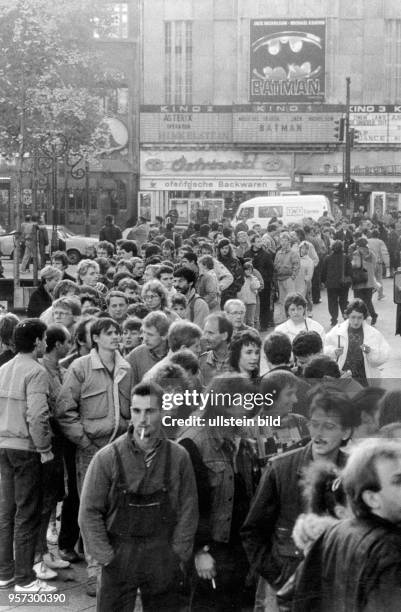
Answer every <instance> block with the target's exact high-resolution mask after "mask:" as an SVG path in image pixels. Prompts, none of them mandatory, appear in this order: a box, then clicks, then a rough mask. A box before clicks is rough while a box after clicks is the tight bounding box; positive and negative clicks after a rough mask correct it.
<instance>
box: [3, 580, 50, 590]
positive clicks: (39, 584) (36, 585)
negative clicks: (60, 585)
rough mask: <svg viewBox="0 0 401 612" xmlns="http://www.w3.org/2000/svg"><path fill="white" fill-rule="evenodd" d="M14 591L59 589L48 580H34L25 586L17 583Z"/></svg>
mask: <svg viewBox="0 0 401 612" xmlns="http://www.w3.org/2000/svg"><path fill="white" fill-rule="evenodd" d="M14 591H15V592H16V593H54V592H55V591H57V587H55V586H50V584H47V582H43V580H34V581H33V582H30V583H29V584H25V585H24V586H19V585H18V584H16V585H15V587H14Z"/></svg>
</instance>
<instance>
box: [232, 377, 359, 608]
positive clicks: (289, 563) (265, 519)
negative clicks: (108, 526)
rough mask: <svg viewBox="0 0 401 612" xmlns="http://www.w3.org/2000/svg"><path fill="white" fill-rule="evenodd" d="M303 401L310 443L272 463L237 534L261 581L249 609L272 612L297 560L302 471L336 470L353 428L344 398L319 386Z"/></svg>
mask: <svg viewBox="0 0 401 612" xmlns="http://www.w3.org/2000/svg"><path fill="white" fill-rule="evenodd" d="M308 399H309V405H310V408H309V417H310V418H309V421H308V427H309V432H310V437H311V441H310V442H309V444H307V446H305V447H303V448H300V449H297V450H294V451H290V452H288V453H285V454H283V455H278V456H277V457H274V458H273V459H272V461H271V462H270V464H269V465H268V467H267V470H266V472H265V473H264V475H263V477H262V480H261V482H260V485H259V489H258V491H257V493H256V495H255V498H254V500H253V502H252V504H251V508H250V510H249V514H248V516H247V518H246V520H245V523H244V526H243V528H242V531H241V533H242V538H243V543H244V547H245V550H246V552H247V555H248V559H249V562H250V565H251V568H252V569H253V570H254V571H255V572H256V573H258V574H259V575H260V576H261V577H262V578H261V579H260V580H259V584H258V590H257V594H256V602H255V610H259V609H268V610H269V611H270V612H276V611H278V607H277V602H276V592H277V591H278V590H279V589H280V588H281V587H282V586H283V585H284V584H285V582H286V581H287V580H288V579H289V578H290V576H292V574H293V573H294V571H295V569H296V568H297V566H298V564H299V563H300V561H301V560H302V553H301V551H300V550H299V549H297V547H296V546H295V544H294V541H293V539H292V530H293V527H294V524H295V521H296V519H297V517H298V516H299V515H300V514H301V513H302V512H303V511H304V510H305V508H304V505H303V497H302V493H301V488H300V486H299V485H300V479H301V478H302V473H303V470H304V468H305V467H306V466H307V465H308V464H309V463H310V462H311V461H318V460H325V461H331V462H333V463H335V464H336V465H337V466H338V467H340V468H342V467H343V466H344V465H345V462H346V454H345V453H344V452H343V451H342V450H341V447H342V446H344V445H345V444H346V443H347V442H348V440H349V439H350V437H351V435H352V431H353V428H354V426H355V425H356V422H355V420H356V417H355V413H354V411H353V410H352V404H351V401H350V399H349V398H348V397H347V396H346V395H345V394H344V393H341V392H339V391H337V390H335V389H333V388H330V387H329V386H328V387H324V386H319V387H315V388H314V389H312V391H311V392H310V394H309V398H308ZM262 602H263V603H262ZM258 605H260V606H263V605H265V606H266V607H265V608H262V607H261V608H258Z"/></svg>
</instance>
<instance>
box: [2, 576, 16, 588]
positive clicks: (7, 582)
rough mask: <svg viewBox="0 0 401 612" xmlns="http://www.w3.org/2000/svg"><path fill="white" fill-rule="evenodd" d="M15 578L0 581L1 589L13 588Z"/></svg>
mask: <svg viewBox="0 0 401 612" xmlns="http://www.w3.org/2000/svg"><path fill="white" fill-rule="evenodd" d="M13 584H14V578H9V579H8V580H0V589H8V587H10V586H13Z"/></svg>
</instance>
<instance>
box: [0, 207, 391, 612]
mask: <svg viewBox="0 0 401 612" xmlns="http://www.w3.org/2000/svg"><path fill="white" fill-rule="evenodd" d="M172 221H174V219H173V220H172ZM400 236H401V223H400V222H399V221H398V220H397V219H389V220H388V222H387V223H384V222H383V221H377V220H371V219H369V218H367V215H366V214H363V213H362V212H361V211H360V212H359V213H356V215H354V217H353V218H352V219H351V220H345V219H339V220H338V221H336V222H335V221H334V220H333V219H332V218H330V216H329V215H328V214H327V213H325V214H324V215H322V217H321V218H320V219H319V220H318V221H317V222H314V221H313V220H311V219H305V220H304V222H303V223H302V224H298V225H294V226H292V227H283V224H282V222H281V221H280V219H272V220H271V222H270V224H269V226H268V227H267V230H266V231H264V230H262V229H261V227H260V226H258V225H254V226H253V227H252V228H249V227H248V226H247V224H246V223H245V222H243V223H241V224H240V225H239V226H237V227H236V228H235V230H234V228H233V227H232V226H231V223H230V221H229V220H228V219H223V220H222V222H221V223H212V224H210V225H206V224H205V225H201V226H199V225H196V224H190V225H189V226H188V227H187V228H186V229H185V230H184V231H182V232H179V231H178V230H177V229H176V227H175V225H174V222H171V223H167V224H165V220H163V219H161V218H157V219H156V222H155V223H154V224H149V223H148V222H147V220H146V219H143V218H141V219H139V221H138V223H137V225H136V226H135V227H134V228H132V230H130V232H129V234H128V238H127V239H123V238H122V233H121V230H120V228H118V227H117V226H116V225H115V224H114V221H113V218H111V217H109V218H108V219H107V220H106V224H105V226H104V227H103V228H102V230H101V232H100V236H99V238H100V239H99V242H98V243H97V245H96V246H95V247H94V249H93V252H88V257H87V258H86V259H83V260H81V261H80V262H79V264H78V266H77V267H76V270H73V271H71V269H70V268H69V262H68V258H67V255H66V253H65V252H63V251H56V252H53V253H52V255H51V261H50V264H46V261H43V262H42V267H41V271H40V278H41V281H40V284H39V286H38V287H37V288H36V289H35V290H34V291H33V293H32V295H31V298H30V301H29V305H28V308H27V318H25V317H21V318H18V317H17V316H16V315H15V314H12V313H7V314H3V315H2V316H1V318H0V341H1V353H0V398H1V399H0V588H1V589H11V588H13V589H14V590H15V592H17V593H28V594H31V593H35V594H51V593H53V592H54V591H55V590H56V587H55V586H52V584H51V582H49V581H51V580H52V579H55V578H57V575H58V572H60V571H62V570H64V569H66V568H68V567H70V565H71V564H74V563H77V562H79V561H81V560H85V562H86V566H87V584H86V588H87V593H88V595H91V596H97V609H98V610H99V611H100V612H110V610H113V611H124V612H128V611H132V610H134V608H135V603H136V601H137V598H138V594H139V595H140V599H141V605H142V608H143V610H144V611H145V612H147V611H152V612H153V611H154V612H156V611H159V610H171V612H173V611H177V610H194V611H197V612H201V611H206V610H216V611H229V610H230V611H234V610H238V611H240V610H250V609H254V610H255V612H262V611H263V612H277V611H278V610H291V609H293V610H296V611H297V612H300V611H304V612H310V611H316V612H318V611H320V612H326V610H329V611H330V610H333V612H334V610H344V612H345V611H347V612H348V611H351V610H355V611H357V610H358V611H359V610H361V611H362V610H379V611H380V610H386V611H387V612H391V611H393V610H394V612H395V611H396V610H397V611H399V610H400V609H401V591H400V588H399V584H400V582H399V578H400V570H401V552H400V551H401V548H400V546H399V539H400V538H401V532H399V531H398V526H397V524H398V523H399V521H400V520H401V492H400V491H401V490H400V483H401V475H400V474H401V471H400V470H401V445H400V444H399V440H398V436H399V435H400V433H401V385H400V390H386V388H385V384H384V381H383V379H382V380H380V375H381V372H380V368H381V367H382V366H383V364H385V363H386V361H387V360H388V359H389V356H390V347H389V345H388V343H387V341H386V339H385V338H384V336H383V334H382V333H380V331H379V330H377V329H376V328H375V324H376V321H377V317H378V315H377V313H376V311H375V308H374V301H373V299H374V296H375V295H377V299H378V300H381V299H385V296H384V293H383V283H382V279H383V277H384V276H386V274H389V275H392V274H393V273H394V271H396V269H397V268H398V266H399V265H400V261H399V257H400V248H401V238H400ZM31 255H32V253H30V251H29V250H28V252H27V256H26V257H25V259H24V262H23V265H24V266H25V267H27V266H29V259H30V257H31ZM323 285H324V286H325V288H326V289H327V301H328V311H329V316H330V324H328V323H329V322H328V321H327V322H326V323H327V324H323V325H322V324H321V323H320V322H318V321H316V320H315V319H314V318H313V306H314V305H315V304H318V303H319V302H320V301H321V295H320V292H321V289H322V286H323ZM351 290H352V292H353V295H352V296H351V295H350V294H351ZM340 316H341V317H342V322H339V317H340ZM323 323H324V322H323ZM378 438H379V439H378ZM309 585H312V586H313V588H312V587H310V586H309Z"/></svg>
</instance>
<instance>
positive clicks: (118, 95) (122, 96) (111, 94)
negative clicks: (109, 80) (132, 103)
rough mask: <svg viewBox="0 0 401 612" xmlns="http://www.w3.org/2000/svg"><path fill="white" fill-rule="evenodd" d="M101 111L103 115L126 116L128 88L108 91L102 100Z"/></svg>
mask: <svg viewBox="0 0 401 612" xmlns="http://www.w3.org/2000/svg"><path fill="white" fill-rule="evenodd" d="M101 110H102V112H103V113H104V114H105V115H108V116H115V115H127V114H128V88H127V87H119V88H118V89H110V90H109V91H108V92H107V93H106V94H105V95H104V97H103V98H102V105H101Z"/></svg>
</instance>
